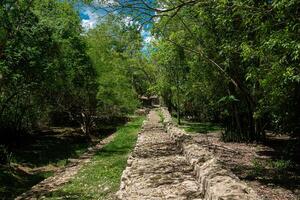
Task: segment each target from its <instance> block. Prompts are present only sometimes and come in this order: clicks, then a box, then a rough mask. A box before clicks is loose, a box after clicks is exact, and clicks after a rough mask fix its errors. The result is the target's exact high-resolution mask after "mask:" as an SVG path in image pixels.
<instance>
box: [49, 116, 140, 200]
mask: <svg viewBox="0 0 300 200" xmlns="http://www.w3.org/2000/svg"><path fill="white" fill-rule="evenodd" d="M143 120H144V117H137V118H135V119H134V120H133V121H132V122H129V123H128V124H126V125H125V126H123V127H120V128H119V129H118V131H117V133H116V134H117V135H116V137H115V138H114V140H113V141H112V142H110V143H109V144H107V145H106V146H105V147H104V148H103V149H102V150H100V151H99V152H98V153H97V154H96V155H95V156H94V157H93V159H92V161H91V162H90V163H89V164H87V165H86V166H85V167H83V168H82V169H81V170H80V172H79V173H78V174H77V175H76V177H75V178H74V179H73V180H72V181H70V182H69V183H67V184H66V185H64V186H63V187H62V188H60V189H59V190H57V191H55V192H53V193H50V194H48V195H47V197H46V198H47V199H83V200H84V199H89V200H90V199H103V200H104V199H105V200H108V199H114V194H115V193H116V192H117V191H118V189H119V184H120V178H121V175H122V171H123V170H124V169H125V167H126V162H127V158H128V155H129V153H130V152H131V150H132V149H133V147H134V145H135V142H136V139H137V134H138V131H139V129H140V127H141V124H142V122H143Z"/></svg>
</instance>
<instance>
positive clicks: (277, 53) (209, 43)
mask: <svg viewBox="0 0 300 200" xmlns="http://www.w3.org/2000/svg"><path fill="white" fill-rule="evenodd" d="M159 2H160V5H163V7H164V9H162V11H160V12H161V13H162V14H161V15H160V16H159V20H158V22H157V23H155V30H154V31H153V33H154V34H155V35H156V36H157V41H156V42H155V44H154V46H155V48H154V49H155V51H154V53H153V56H152V58H153V61H154V62H155V64H156V63H157V64H158V65H157V67H158V71H159V72H160V73H159V74H160V77H159V81H158V87H157V88H158V91H159V92H160V94H161V95H162V96H163V97H164V100H165V102H166V104H167V105H168V107H169V108H173V109H175V110H176V111H177V115H179V116H180V115H184V116H185V117H189V118H194V119H197V120H215V121H222V122H223V123H224V125H225V128H226V129H225V134H224V139H225V140H234V141H241V140H246V141H249V140H261V139H263V138H264V132H265V130H266V129H271V130H273V131H279V132H280V131H284V132H290V133H297V132H299V128H300V127H299V125H300V115H299V112H298V111H299V109H300V68H299V55H300V49H299V47H300V37H299V30H300V29H299V26H300V21H299V18H297V16H299V14H300V13H299V12H300V10H299V7H300V4H299V1H285V0H276V1H275V0H274V1H256V0H247V1H240V0H238V1H231V0H222V1H191V2H189V3H188V2H183V1H172V3H170V2H168V1H159ZM166 10H167V11H168V12H167V13H168V15H166V14H165V13H166ZM158 13H159V11H158Z"/></svg>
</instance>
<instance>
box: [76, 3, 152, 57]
mask: <svg viewBox="0 0 300 200" xmlns="http://www.w3.org/2000/svg"><path fill="white" fill-rule="evenodd" d="M75 8H76V9H77V10H78V11H79V16H80V19H81V25H82V27H83V28H84V30H85V31H88V30H90V29H92V28H95V27H96V26H97V24H98V23H99V22H100V20H101V17H103V16H104V15H105V14H106V13H105V11H103V10H101V9H95V8H94V7H92V6H91V5H86V4H84V3H78V4H77V5H76V6H75ZM130 19H131V18H130V17H129V16H128V17H126V18H125V19H124V20H125V21H128V23H129V21H130ZM149 29H150V28H149V25H147V26H145V27H144V28H143V29H142V30H141V36H142V38H143V40H144V47H143V51H145V50H146V48H147V47H148V46H149V45H150V43H151V41H152V40H153V39H154V37H153V36H152V35H151V33H150V30H149Z"/></svg>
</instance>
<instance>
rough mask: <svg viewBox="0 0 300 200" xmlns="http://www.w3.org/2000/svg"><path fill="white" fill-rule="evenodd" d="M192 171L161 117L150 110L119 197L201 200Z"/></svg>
mask: <svg viewBox="0 0 300 200" xmlns="http://www.w3.org/2000/svg"><path fill="white" fill-rule="evenodd" d="M198 185H199V184H198V183H197V181H196V178H195V175H194V173H193V168H192V167H191V166H190V165H189V163H188V162H187V161H186V159H185V157H184V156H183V155H182V154H181V152H180V151H179V148H178V147H177V146H176V143H175V141H174V140H172V139H171V136H170V135H169V134H167V133H166V132H165V131H164V129H163V125H162V123H160V117H159V116H158V115H157V113H156V112H155V111H153V110H152V111H150V114H149V115H148V121H147V122H146V123H145V124H144V127H143V130H142V131H141V133H140V134H139V137H138V141H137V144H136V147H135V149H134V152H133V153H132V156H131V157H130V158H129V159H128V166H127V168H126V170H125V171H124V172H123V176H122V180H121V187H120V190H119V192H118V193H117V196H118V198H119V199H122V200H126V199H130V200H143V199H147V200H154V199H156V200H157V199H174V200H184V199H193V200H196V199H198V200H200V199H201V198H200V197H201V193H200V191H199V186H198Z"/></svg>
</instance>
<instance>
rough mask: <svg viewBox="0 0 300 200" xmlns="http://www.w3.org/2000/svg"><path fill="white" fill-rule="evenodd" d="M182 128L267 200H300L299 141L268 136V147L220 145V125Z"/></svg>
mask: <svg viewBox="0 0 300 200" xmlns="http://www.w3.org/2000/svg"><path fill="white" fill-rule="evenodd" d="M179 127H181V128H184V129H185V130H186V131H187V132H190V134H191V135H193V137H194V140H195V141H197V142H199V143H201V142H202V143H203V142H205V143H207V144H208V146H209V147H210V149H211V151H213V152H214V154H215V155H216V156H217V157H218V158H219V160H220V161H221V162H222V163H223V165H224V167H225V168H227V169H228V170H231V171H232V172H233V173H234V174H236V175H237V176H238V177H239V178H240V179H241V180H244V181H245V182H247V184H248V185H249V186H251V187H252V188H253V189H254V190H256V191H257V193H258V194H259V195H260V196H262V197H263V198H264V199H265V200H299V199H300V162H299V159H300V155H299V152H300V149H299V140H296V139H293V138H290V137H288V136H286V135H274V134H267V141H266V142H265V143H264V144H245V143H225V142H222V141H220V136H221V128H220V126H218V125H216V124H211V123H197V122H188V121H183V123H182V125H180V126H179ZM296 147H297V148H298V149H296ZM293 148H294V149H293ZM288 152H289V153H291V152H293V153H292V154H289V155H288V154H287V153H288Z"/></svg>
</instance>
